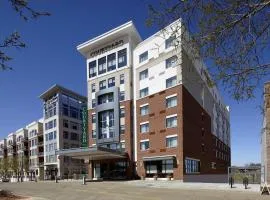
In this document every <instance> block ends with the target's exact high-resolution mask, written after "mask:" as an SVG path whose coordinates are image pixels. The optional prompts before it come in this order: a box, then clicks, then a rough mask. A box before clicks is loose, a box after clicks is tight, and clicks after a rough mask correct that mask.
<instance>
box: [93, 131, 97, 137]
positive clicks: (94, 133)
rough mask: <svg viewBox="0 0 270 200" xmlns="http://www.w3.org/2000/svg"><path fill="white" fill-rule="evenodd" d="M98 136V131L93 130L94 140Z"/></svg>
mask: <svg viewBox="0 0 270 200" xmlns="http://www.w3.org/2000/svg"><path fill="white" fill-rule="evenodd" d="M96 137H97V134H96V130H92V138H96Z"/></svg>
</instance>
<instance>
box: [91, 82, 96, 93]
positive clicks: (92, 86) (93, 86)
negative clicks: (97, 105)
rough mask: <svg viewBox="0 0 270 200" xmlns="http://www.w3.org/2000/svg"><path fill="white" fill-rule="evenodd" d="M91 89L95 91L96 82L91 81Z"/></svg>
mask: <svg viewBox="0 0 270 200" xmlns="http://www.w3.org/2000/svg"><path fill="white" fill-rule="evenodd" d="M91 90H92V92H96V84H95V83H93V84H92V85H91Z"/></svg>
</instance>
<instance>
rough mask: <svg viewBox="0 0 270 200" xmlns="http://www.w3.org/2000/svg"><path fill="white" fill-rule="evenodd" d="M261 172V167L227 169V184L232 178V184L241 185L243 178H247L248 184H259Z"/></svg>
mask: <svg viewBox="0 0 270 200" xmlns="http://www.w3.org/2000/svg"><path fill="white" fill-rule="evenodd" d="M262 175H263V171H262V168H261V167H229V168H228V182H229V178H230V177H232V178H233V181H234V183H241V184H242V183H243V179H244V178H245V177H247V178H248V183H249V184H260V183H261V177H262Z"/></svg>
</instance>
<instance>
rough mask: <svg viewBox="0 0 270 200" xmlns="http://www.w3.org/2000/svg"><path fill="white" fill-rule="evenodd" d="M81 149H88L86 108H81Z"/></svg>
mask: <svg viewBox="0 0 270 200" xmlns="http://www.w3.org/2000/svg"><path fill="white" fill-rule="evenodd" d="M81 147H88V112H87V107H86V106H84V107H82V137H81Z"/></svg>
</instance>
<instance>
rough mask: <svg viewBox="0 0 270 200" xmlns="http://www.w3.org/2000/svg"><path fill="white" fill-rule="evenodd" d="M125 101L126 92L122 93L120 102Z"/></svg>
mask: <svg viewBox="0 0 270 200" xmlns="http://www.w3.org/2000/svg"><path fill="white" fill-rule="evenodd" d="M124 100H125V91H121V92H120V101H124Z"/></svg>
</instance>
